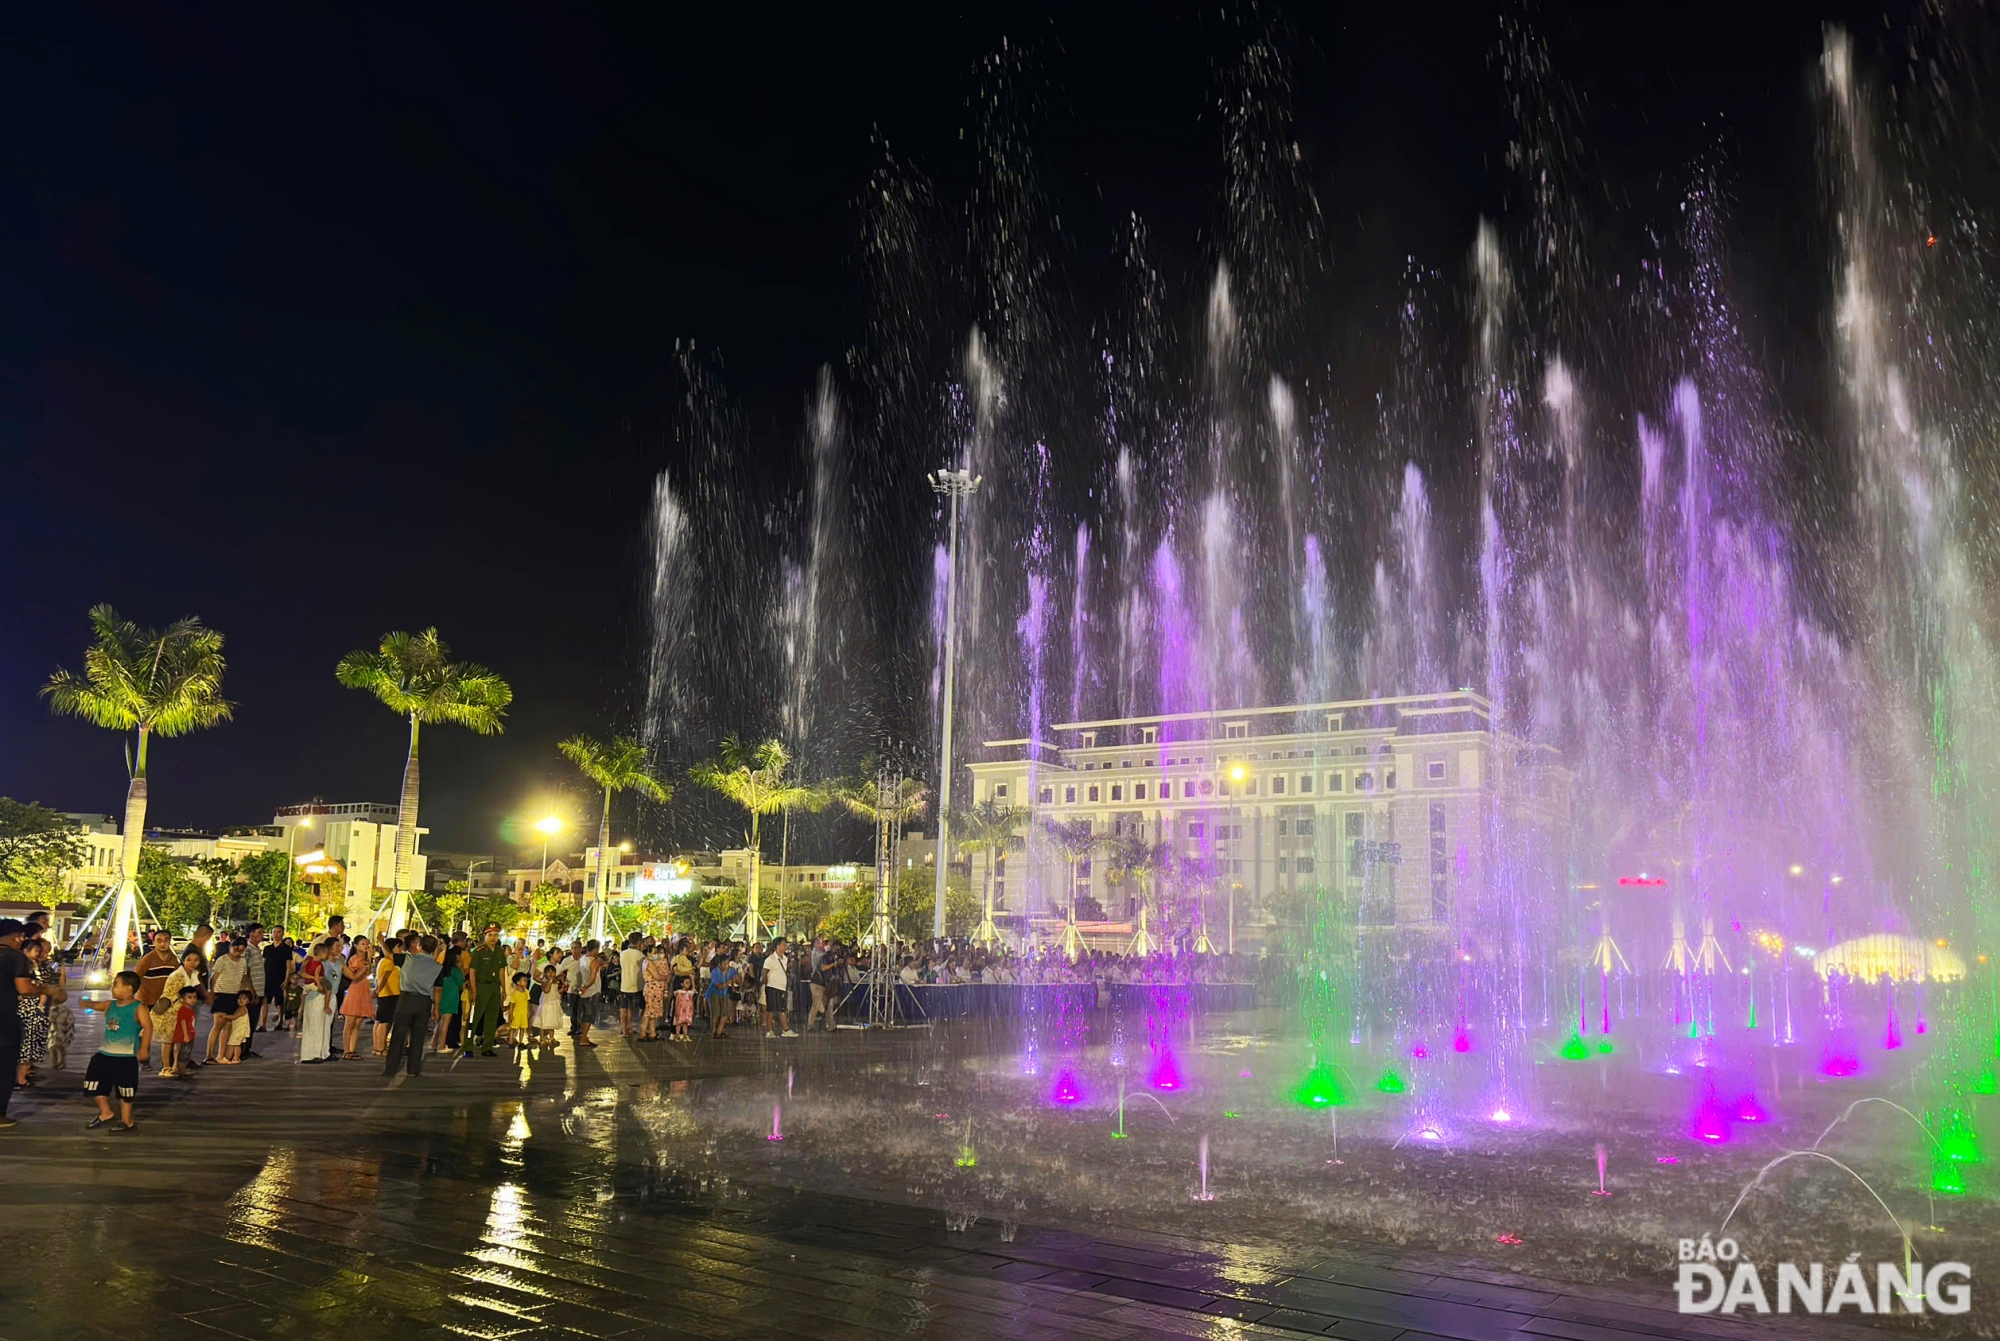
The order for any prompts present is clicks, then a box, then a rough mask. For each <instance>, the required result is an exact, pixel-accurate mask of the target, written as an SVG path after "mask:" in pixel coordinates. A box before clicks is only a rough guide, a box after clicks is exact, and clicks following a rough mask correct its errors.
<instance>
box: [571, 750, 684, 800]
mask: <svg viewBox="0 0 2000 1341" xmlns="http://www.w3.org/2000/svg"><path fill="white" fill-rule="evenodd" d="M556 748H557V749H558V750H560V751H562V756H563V758H565V759H567V760H569V761H570V762H571V763H573V764H575V765H576V766H577V768H579V769H580V770H582V772H583V775H584V776H585V777H587V778H589V779H590V780H591V781H592V782H594V783H596V784H597V785H598V786H600V787H602V788H604V790H605V791H606V792H607V793H614V792H624V791H635V792H643V793H645V794H646V795H647V796H650V797H652V798H653V799H654V800H655V801H658V802H660V803H661V804H663V805H664V804H665V803H666V802H667V801H668V800H670V799H671V798H672V797H673V794H674V790H673V788H672V787H669V786H668V785H667V784H666V783H664V782H661V781H660V780H659V779H658V778H656V777H654V776H653V775H652V773H651V772H650V771H649V770H648V769H647V767H646V747H645V746H643V745H641V744H640V743H639V742H638V741H636V740H632V739H630V738H628V737H625V736H614V737H612V738H611V740H610V741H609V742H608V743H607V742H605V741H598V740H592V739H591V738H590V737H589V736H571V737H570V738H569V739H568V740H565V741H563V742H562V743H561V744H559V745H557V746H556Z"/></svg>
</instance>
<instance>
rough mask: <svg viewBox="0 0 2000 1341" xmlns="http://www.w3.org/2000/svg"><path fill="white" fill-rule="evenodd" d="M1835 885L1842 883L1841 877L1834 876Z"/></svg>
mask: <svg viewBox="0 0 2000 1341" xmlns="http://www.w3.org/2000/svg"><path fill="white" fill-rule="evenodd" d="M1833 883H1834V884H1836V885H1837V884H1839V883H1840V877H1839V876H1837V875H1836V876H1834V877H1833Z"/></svg>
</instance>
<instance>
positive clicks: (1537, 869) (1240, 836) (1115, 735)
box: [971, 690, 1570, 949]
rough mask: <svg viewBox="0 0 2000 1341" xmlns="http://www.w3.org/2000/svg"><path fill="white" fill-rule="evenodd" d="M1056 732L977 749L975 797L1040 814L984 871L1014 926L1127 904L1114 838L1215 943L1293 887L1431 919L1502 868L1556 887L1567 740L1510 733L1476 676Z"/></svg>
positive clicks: (1459, 904)
mask: <svg viewBox="0 0 2000 1341" xmlns="http://www.w3.org/2000/svg"><path fill="white" fill-rule="evenodd" d="M1051 734H1052V737H1053V738H1052V739H1050V740H1046V741H1029V740H1001V741H988V742H986V745H985V749H986V751H987V754H988V757H987V758H986V759H984V760H981V761H978V762H975V763H973V764H972V765H971V772H972V775H973V800H974V801H986V800H989V799H990V800H994V801H998V802H1000V803H1002V804H1007V805H1013V806H1016V807H1021V808H1024V809H1025V810H1026V811H1027V812H1028V814H1029V817H1030V818H1029V820H1028V822H1027V823H1026V824H1025V825H1024V826H1023V830H1022V833H1023V838H1024V844H1023V848H1022V850H1021V851H1019V852H1017V853H1016V854H1014V855H1013V856H1011V857H1008V858H1004V859H1002V860H1001V861H1000V862H999V863H998V864H997V866H996V868H995V869H994V870H993V871H992V872H991V874H992V876H993V879H994V886H995V890H996V899H995V904H996V907H998V908H1000V909H1002V910H1004V911H1006V912H1007V913H1008V914H1009V915H1010V918H1011V919H1012V920H1013V921H1014V922H1015V924H1016V925H1017V926H1021V925H1023V918H1024V917H1027V918H1033V917H1040V916H1049V917H1055V916H1062V915H1063V914H1064V913H1065V911H1066V910H1067V908H1068V907H1069V906H1070V905H1069V900H1070V898H1071V895H1072V893H1073V894H1074V895H1076V896H1088V898H1089V899H1091V900H1092V901H1094V902H1095V903H1096V905H1097V906H1098V907H1099V908H1100V909H1102V910H1103V912H1104V915H1105V916H1107V917H1111V918H1124V917H1129V916H1130V915H1132V914H1133V913H1134V912H1135V911H1136V900H1137V897H1138V892H1137V891H1138V884H1137V882H1135V881H1131V880H1124V881H1119V882H1117V883H1116V884H1114V883H1113V882H1112V881H1111V880H1110V879H1109V878H1108V876H1109V874H1110V873H1111V872H1112V871H1114V870H1115V869H1116V867H1117V865H1118V859H1117V857H1116V855H1115V852H1116V848H1115V844H1114V843H1113V842H1112V841H1111V840H1114V839H1117V838H1128V839H1132V840H1136V842H1137V843H1138V844H1144V845H1147V847H1148V848H1149V849H1150V854H1151V857H1152V859H1153V861H1154V862H1155V864H1156V867H1157V868H1158V869H1162V870H1165V871H1168V872H1171V874H1170V875H1168V876H1166V877H1164V878H1165V879H1168V880H1173V881H1178V882H1179V883H1180V884H1181V885H1182V886H1183V887H1184V888H1190V887H1191V888H1194V889H1196V890H1198V891H1199V892H1200V893H1201V895H1202V896H1203V898H1204V899H1205V900H1206V912H1205V917H1206V921H1207V926H1206V929H1207V931H1208V932H1209V935H1210V939H1211V941H1212V942H1213V943H1214V944H1215V945H1216V946H1217V948H1228V946H1229V944H1230V943H1232V942H1233V943H1234V944H1235V945H1236V948H1238V949H1242V948H1248V947H1247V945H1246V943H1245V942H1246V940H1247V941H1248V942H1249V943H1251V944H1254V943H1255V942H1257V941H1258V940H1260V939H1261V936H1262V932H1263V929H1264V928H1266V927H1268V926H1269V925H1271V924H1272V922H1273V920H1274V915H1275V911H1276V909H1277V907H1278V906H1279V905H1280V904H1282V903H1283V902H1284V901H1285V899H1286V898H1288V897H1290V898H1296V897H1298V896H1312V897H1322V898H1323V897H1327V896H1335V897H1338V898H1339V899H1340V900H1341V903H1342V906H1344V907H1347V908H1349V909H1351V910H1352V916H1353V918H1354V921H1355V923H1356V925H1358V926H1362V927H1389V926H1394V927H1398V928H1407V929H1414V930H1419V931H1425V930H1444V929H1448V928H1450V927H1452V926H1454V925H1455V924H1457V923H1458V920H1459V919H1460V918H1461V917H1465V916H1474V915H1476V911H1477V908H1478V906H1479V903H1480V897H1481V892H1482V891H1483V890H1484V889H1485V887H1486V886H1487V884H1488V882H1489V881H1491V880H1493V879H1494V878H1496V872H1497V871H1498V870H1499V868H1501V867H1504V868H1505V871H1506V873H1507V876H1506V878H1507V879H1508V880H1509V881H1510V882H1513V883H1519V882H1520V881H1523V880H1526V881H1532V882H1534V883H1535V884H1537V885H1538V886H1539V885H1541V884H1547V885H1548V886H1549V888H1550V891H1551V893H1553V892H1554V891H1556V890H1558V889H1560V886H1561V882H1562V879H1563V863H1562V859H1561V853H1562V847H1561V843H1562V834H1563V832H1564V827H1565V822H1566V820H1567V817H1568V813H1569V784H1570V775H1569V773H1568V771H1567V770H1566V769H1565V768H1564V767H1563V766H1562V761H1561V758H1560V756H1559V755H1558V754H1557V752H1556V751H1555V750H1553V749H1551V748H1549V747H1547V746H1541V745H1534V744H1531V743H1529V742H1527V741H1524V740H1521V739H1519V738H1517V737H1514V736H1511V735H1509V734H1507V733H1506V732H1503V731H1500V730H1497V729H1496V728H1495V727H1494V725H1493V722H1492V707H1491V705H1490V704H1489V703H1488V702H1487V700H1486V699H1485V698H1483V697H1481V696H1480V695H1479V694H1476V693H1473V692H1472V691H1470V690H1458V691H1456V692H1452V693H1443V694H1415V695H1403V696H1398V697H1393V698H1379V699H1363V700H1353V701H1348V702H1339V703H1314V704H1291V705H1285V706H1281V707H1272V708H1242V709H1236V710H1233V711H1213V712H1198V713H1169V714H1162V715H1159V716H1152V717H1130V718H1117V719H1112V720H1106V721H1095V722H1063V723H1058V724H1056V725H1055V726H1054V727H1052V728H1051ZM1086 825H1087V826H1088V828H1087V830H1086V829H1085V827H1084V826H1086ZM1127 848H1128V852H1129V851H1137V850H1140V849H1138V848H1136V847H1135V846H1134V845H1130V844H1128V845H1127ZM985 861H986V859H985V858H984V857H981V858H979V859H977V860H976V861H975V863H974V868H973V872H972V875H973V884H974V887H975V888H980V887H982V886H983V884H984V881H985V879H986V876H987V874H988V872H987V871H986V869H985ZM1218 896H1219V897H1218Z"/></svg>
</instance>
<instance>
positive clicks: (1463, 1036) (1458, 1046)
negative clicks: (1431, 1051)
mask: <svg viewBox="0 0 2000 1341" xmlns="http://www.w3.org/2000/svg"><path fill="white" fill-rule="evenodd" d="M1451 1050H1452V1051H1453V1052H1471V1051H1472V1035H1471V1034H1469V1033H1467V1032H1466V1031H1465V1026H1464V1025H1462V1024H1461V1025H1459V1026H1458V1032H1457V1033H1455V1034H1453V1035H1452V1036H1451Z"/></svg>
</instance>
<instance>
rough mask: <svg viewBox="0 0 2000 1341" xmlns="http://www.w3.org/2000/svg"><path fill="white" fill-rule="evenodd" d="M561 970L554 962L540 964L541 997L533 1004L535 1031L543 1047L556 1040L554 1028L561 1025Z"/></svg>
mask: <svg viewBox="0 0 2000 1341" xmlns="http://www.w3.org/2000/svg"><path fill="white" fill-rule="evenodd" d="M561 972H562V970H561V969H559V968H558V967H557V966H556V965H554V964H544V965H542V999H541V1001H539V1002H538V1003H536V1006H535V1032H536V1033H537V1034H538V1035H539V1036H540V1042H541V1044H542V1046H543V1047H545V1048H552V1047H554V1046H555V1042H556V1030H558V1029H560V1028H562V1027H563V1023H564V1020H563V1004H562V983H561V981H560V979H559V977H558V975H559V974H560V973H561Z"/></svg>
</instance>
